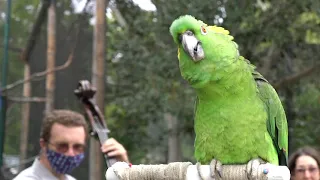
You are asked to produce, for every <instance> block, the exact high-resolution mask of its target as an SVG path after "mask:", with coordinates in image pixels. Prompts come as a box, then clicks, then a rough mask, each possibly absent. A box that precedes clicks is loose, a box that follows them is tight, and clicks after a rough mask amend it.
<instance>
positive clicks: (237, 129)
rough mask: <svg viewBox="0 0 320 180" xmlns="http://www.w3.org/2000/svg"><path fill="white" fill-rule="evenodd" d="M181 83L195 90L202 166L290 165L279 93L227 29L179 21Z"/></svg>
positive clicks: (175, 27)
mask: <svg viewBox="0 0 320 180" xmlns="http://www.w3.org/2000/svg"><path fill="white" fill-rule="evenodd" d="M170 33H171V35H172V37H173V40H174V42H175V43H176V44H177V45H178V59H179V67H180V72H181V75H182V77H183V78H184V79H185V80H186V81H187V82H188V83H189V84H190V85H191V86H192V87H193V88H194V89H195V92H196V94H197V100H196V103H195V119H194V130H195V134H196V138H195V142H194V147H195V152H194V156H195V158H196V160H197V161H198V162H200V163H205V164H206V163H210V162H211V160H212V159H216V160H217V161H219V162H220V163H222V164H245V163H248V162H249V161H250V160H252V159H257V158H258V159H261V160H263V161H264V162H269V163H271V164H275V165H287V159H288V126H287V120H286V115H285V111H284V109H283V107H282V104H281V101H280V99H279V97H278V95H277V92H276V91H275V89H274V88H273V87H272V86H271V85H270V84H269V83H268V81H267V80H266V79H265V78H264V77H263V76H262V75H261V74H260V73H258V72H257V71H256V70H255V66H254V65H252V64H250V62H249V61H248V60H246V59H245V58H244V57H243V56H241V55H240V54H239V50H238V45H237V44H236V43H235V42H234V41H233V37H232V36H231V35H229V31H228V30H225V29H224V28H222V27H217V26H208V25H207V24H205V23H204V22H202V21H201V20H197V19H195V18H194V17H193V16H190V15H184V16H181V17H179V18H178V19H176V20H174V21H173V23H172V24H171V26H170Z"/></svg>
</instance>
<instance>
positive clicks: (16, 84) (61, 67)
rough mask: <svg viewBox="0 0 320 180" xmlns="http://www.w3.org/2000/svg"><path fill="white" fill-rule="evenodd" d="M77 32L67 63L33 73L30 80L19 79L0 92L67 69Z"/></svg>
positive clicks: (72, 53)
mask: <svg viewBox="0 0 320 180" xmlns="http://www.w3.org/2000/svg"><path fill="white" fill-rule="evenodd" d="M79 32H80V30H79V28H78V29H77V35H76V40H75V41H74V42H75V43H74V46H73V48H72V50H71V53H70V55H69V57H68V59H67V61H66V62H65V63H64V64H63V65H61V66H57V67H55V68H54V69H52V70H50V71H47V70H46V71H42V72H37V73H34V74H32V75H31V76H30V78H28V79H20V80H18V81H16V82H14V83H12V84H9V85H7V86H6V87H4V88H2V89H0V92H2V93H3V92H5V91H8V90H10V89H13V88H15V87H17V86H18V85H20V84H23V83H25V82H29V81H31V80H33V79H35V78H39V77H42V76H45V75H46V74H48V73H52V72H55V71H60V70H63V69H65V68H67V67H68V66H69V65H70V64H71V62H72V60H73V56H74V50H75V48H76V44H77V41H78V36H79Z"/></svg>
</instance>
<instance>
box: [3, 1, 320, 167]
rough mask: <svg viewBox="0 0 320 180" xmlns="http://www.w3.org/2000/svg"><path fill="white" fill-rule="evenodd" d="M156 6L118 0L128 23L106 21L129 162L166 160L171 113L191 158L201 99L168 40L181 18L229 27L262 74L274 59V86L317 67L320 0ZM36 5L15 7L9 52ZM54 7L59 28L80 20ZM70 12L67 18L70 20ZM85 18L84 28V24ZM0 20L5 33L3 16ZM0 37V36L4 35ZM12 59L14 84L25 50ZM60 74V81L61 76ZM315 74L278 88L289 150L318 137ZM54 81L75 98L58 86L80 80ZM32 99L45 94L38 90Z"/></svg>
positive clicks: (114, 120) (115, 129)
mask: <svg viewBox="0 0 320 180" xmlns="http://www.w3.org/2000/svg"><path fill="white" fill-rule="evenodd" d="M59 2H60V1H59ZM152 2H153V3H154V5H155V6H156V8H157V11H155V12H152V11H151V12H150V11H144V10H141V9H140V8H139V7H138V6H137V5H135V4H134V3H133V2H132V1H131V0H124V1H123V0H121V1H120V0H116V1H115V3H116V4H117V8H118V9H119V11H120V12H121V14H122V16H123V17H124V19H125V20H126V22H127V25H128V26H127V27H121V26H120V25H119V24H118V23H117V20H116V19H115V18H112V19H108V20H107V22H108V27H107V33H106V43H107V59H106V108H105V115H106V120H107V123H108V125H109V129H110V130H111V136H113V137H115V138H116V139H117V140H119V141H120V142H121V143H123V144H124V146H125V147H126V148H127V150H128V152H129V155H130V160H131V161H132V162H133V163H136V164H138V163H166V161H167V151H168V150H167V149H168V141H167V140H168V134H169V133H168V126H167V122H166V121H165V118H164V114H165V113H169V114H171V115H172V116H174V117H176V118H177V119H178V121H179V124H178V131H179V137H180V142H181V150H182V152H181V155H182V156H183V157H182V160H186V161H194V159H193V139H194V133H193V106H194V99H195V93H194V92H193V90H192V89H191V88H190V87H189V85H188V84H187V83H186V82H184V81H183V80H182V78H181V75H180V72H179V69H178V60H177V49H176V46H175V45H174V43H173V40H172V38H171V36H170V34H169V26H170V24H171V22H172V21H173V20H174V19H176V18H177V17H178V16H180V15H184V14H190V15H193V16H195V17H196V18H198V19H201V20H203V21H204V22H207V23H208V24H218V25H222V26H224V27H225V28H226V29H228V30H230V32H231V35H233V36H234V37H235V41H236V42H237V43H238V45H239V48H240V53H241V54H242V55H243V56H245V57H246V58H248V59H249V60H250V61H252V62H253V63H254V64H256V65H257V66H258V67H259V69H263V68H264V67H265V65H266V61H268V60H270V59H272V62H271V65H270V67H269V68H267V70H266V71H265V72H264V75H265V77H266V78H267V79H268V80H269V81H270V82H272V83H275V82H278V81H279V80H280V79H282V78H284V77H286V76H290V75H294V74H296V73H298V72H300V71H301V70H303V69H306V68H308V67H311V66H313V65H315V64H316V63H318V61H319V58H320V54H319V52H320V47H319V45H318V44H319V43H320V35H319V32H320V30H319V21H320V18H319V17H320V14H319V9H320V3H319V2H318V1H313V0H304V1H300V0H281V1H278V0H277V1H276V0H270V1H249V0H243V1H230V0H229V1H222V0H217V1H194V0H187V1H178V0H172V1H170V2H168V1H163V0H153V1H152ZM1 3H2V1H0V7H1V5H2V4H3V3H2V4H1ZM38 3H39V1H37V0H32V1H14V2H13V12H12V14H13V18H12V21H11V22H12V23H11V41H10V45H11V46H16V47H24V45H25V43H26V38H27V37H28V35H29V32H30V28H31V26H32V24H33V22H34V18H35V12H36V10H37V9H38V7H39V4H38ZM259 3H260V4H259ZM31 6H32V7H33V8H31V10H26V7H31ZM29 9H30V8H29ZM57 9H58V11H59V18H60V19H59V23H60V25H61V26H60V27H61V29H62V30H61V31H60V32H64V31H66V30H65V29H67V28H68V27H70V26H72V22H73V21H74V20H75V19H76V14H75V13H74V11H73V10H72V8H71V6H70V2H69V1H61V2H60V5H58V7H57ZM1 10H3V7H1V8H0V11H1ZM65 11H68V12H69V13H70V14H69V15H67V14H68V13H64V12H65ZM1 20H2V19H1ZM222 20H223V21H222ZM83 21H85V22H84V23H87V18H85V19H84V20H83ZM0 23H1V24H0V28H1V33H2V34H3V20H2V21H1V22H0ZM62 27H63V28H62ZM42 31H43V32H42V33H43V36H42V37H41V42H42V44H45V34H44V32H45V31H46V28H43V29H42ZM82 31H84V32H86V33H87V34H91V33H93V29H92V27H90V26H89V27H88V26H87V27H86V28H82ZM64 35H65V34H62V35H60V39H59V42H60V45H61V44H64V43H65V39H66V37H65V36H64ZM90 37H91V36H90ZM0 40H1V41H2V40H3V39H2V36H1V38H0ZM91 42H92V41H91V40H83V41H81V45H79V46H81V48H82V49H80V50H79V51H78V53H79V54H78V56H81V58H83V59H81V60H79V59H80V57H78V58H79V59H77V60H78V61H77V60H75V62H77V63H74V64H81V65H83V66H85V68H84V69H85V70H86V71H88V72H89V71H90V69H91V65H90V63H91V61H90V60H89V59H90V58H91V50H92V48H91V45H90V43H91ZM40 49H41V48H40ZM272 49H273V50H272ZM271 50H272V51H271ZM42 51H45V50H43V49H42ZM80 51H81V52H80ZM270 52H271V53H270ZM2 53H3V51H1V52H0V56H1V57H2V55H3V54H2ZM43 53H44V52H37V55H36V58H35V59H36V60H35V62H42V64H43V62H44V59H41V58H43V56H40V54H43ZM60 53H61V54H62V51H59V54H60ZM38 54H39V56H38ZM59 57H60V56H59ZM9 62H10V69H9V81H8V83H10V82H13V81H15V80H17V79H20V78H22V75H23V64H22V63H21V61H20V60H19V54H17V53H14V52H10V60H9ZM37 67H38V64H37ZM42 67H43V66H40V65H39V68H35V67H34V68H35V69H37V70H38V69H41V68H42ZM76 67H77V68H78V67H79V66H75V67H73V69H72V68H71V70H70V72H68V73H67V72H66V74H65V76H64V78H65V79H66V78H69V76H77V77H79V78H87V79H90V77H87V76H84V75H83V72H82V69H81V70H79V68H78V69H77V68H76ZM71 71H74V73H73V72H71ZM62 73H63V72H62ZM58 75H59V76H61V73H60V74H59V73H58ZM310 76H311V77H310V78H306V79H303V80H301V81H300V82H298V84H296V85H293V84H290V85H289V88H290V89H292V91H293V97H290V96H288V93H287V92H286V91H284V90H283V89H279V93H280V94H281V99H282V100H283V103H284V104H287V102H290V101H289V100H292V102H293V104H291V106H287V105H286V107H287V108H286V112H287V116H288V117H289V118H288V121H289V122H293V123H291V124H293V126H292V127H291V129H293V131H290V132H291V134H292V135H293V137H294V138H293V141H292V143H293V144H292V146H293V148H297V147H298V146H301V145H305V144H317V143H318V144H319V140H318V139H316V137H317V134H319V131H320V126H319V123H317V121H318V118H319V117H320V116H319V104H320V102H319V96H320V92H319V85H318V84H320V83H319V80H318V79H317V73H314V74H311V75H310ZM58 83H60V84H58V85H59V87H60V89H58V88H57V89H58V90H57V91H58V92H57V93H58V94H59V96H58V97H57V99H59V100H60V102H61V101H62V100H61V99H63V100H64V99H65V101H66V104H67V103H68V101H71V100H70V99H67V98H68V97H69V96H73V95H71V94H72V92H71V90H70V93H69V92H68V93H69V96H67V95H61V93H62V92H65V91H66V90H65V89H63V88H61V87H65V88H67V86H68V85H69V84H70V83H75V82H70V83H69V82H68V83H61V81H60V82H58ZM75 85H76V83H75ZM21 87H22V86H21ZM21 87H20V88H18V89H17V90H15V91H12V92H10V93H11V95H14V96H20V95H21V92H22V88H21ZM34 88H38V86H36V87H34ZM69 89H70V88H69ZM62 94H63V93H62ZM34 96H40V95H39V94H34ZM73 100H75V99H73ZM76 103H77V102H76ZM65 106H66V107H68V105H65ZM70 107H74V106H70ZM16 108H17V107H16ZM291 112H293V114H292V113H291ZM39 113H40V112H39ZM8 116H10V119H11V118H12V124H10V125H8V128H7V131H8V132H9V131H10V132H15V133H12V134H11V135H8V136H7V140H6V142H7V144H6V153H10V154H12V153H13V154H15V153H17V150H18V149H19V147H18V144H17V143H11V142H19V133H18V132H19V124H20V113H18V110H14V111H11V112H10V113H9V114H8ZM310 129H311V130H312V131H310ZM34 141H36V140H34Z"/></svg>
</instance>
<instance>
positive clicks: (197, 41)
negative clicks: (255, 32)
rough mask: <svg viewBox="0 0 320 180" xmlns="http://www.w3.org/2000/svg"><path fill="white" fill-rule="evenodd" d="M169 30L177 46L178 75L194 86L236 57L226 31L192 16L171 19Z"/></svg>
mask: <svg viewBox="0 0 320 180" xmlns="http://www.w3.org/2000/svg"><path fill="white" fill-rule="evenodd" d="M170 33H171V35H172V37H173V40H174V42H175V43H176V44H177V45H178V59H179V65H180V71H181V74H182V76H183V77H184V78H185V79H186V80H187V81H189V82H190V83H191V85H192V86H194V87H195V86H202V85H205V84H206V83H208V82H209V81H210V80H212V76H213V75H215V74H214V72H215V70H217V69H219V68H222V67H225V66H227V65H228V64H230V63H232V62H233V61H234V60H235V59H237V58H238V56H239V51H238V46H237V44H236V43H235V42H233V41H232V40H233V37H232V36H230V35H229V31H228V30H225V29H224V28H222V27H217V26H208V25H207V24H205V23H204V22H202V21H200V20H197V19H195V18H194V17H193V16H190V15H184V16H181V17H179V18H178V19H176V20H175V21H173V23H172V24H171V26H170Z"/></svg>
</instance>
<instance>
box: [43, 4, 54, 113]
mask: <svg viewBox="0 0 320 180" xmlns="http://www.w3.org/2000/svg"><path fill="white" fill-rule="evenodd" d="M47 32H48V47H47V71H52V70H53V69H54V67H55V59H56V2H55V0H51V1H50V7H49V10H48V29H47ZM54 89H55V72H54V71H52V72H50V73H48V74H47V77H46V98H47V101H46V108H45V111H46V112H49V111H52V110H53V109H54Z"/></svg>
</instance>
